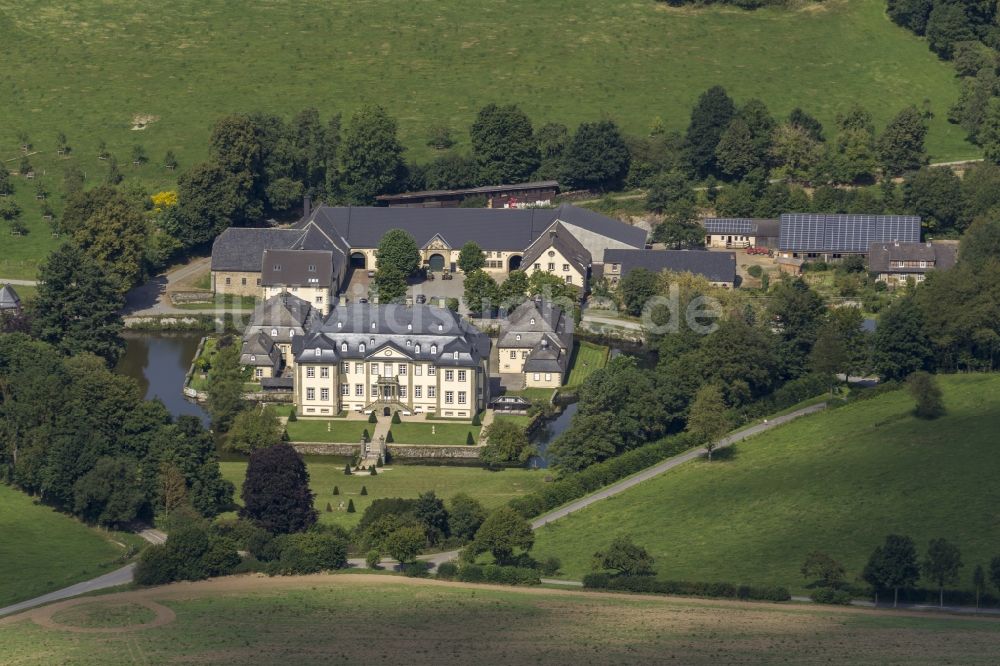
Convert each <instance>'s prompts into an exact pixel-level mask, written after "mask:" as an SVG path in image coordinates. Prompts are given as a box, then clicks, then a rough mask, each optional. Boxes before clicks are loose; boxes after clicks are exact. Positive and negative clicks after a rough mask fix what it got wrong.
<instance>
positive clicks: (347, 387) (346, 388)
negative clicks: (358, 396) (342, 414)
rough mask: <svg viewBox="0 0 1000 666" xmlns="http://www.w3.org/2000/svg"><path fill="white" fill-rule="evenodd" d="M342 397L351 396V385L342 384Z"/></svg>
mask: <svg viewBox="0 0 1000 666" xmlns="http://www.w3.org/2000/svg"><path fill="white" fill-rule="evenodd" d="M340 395H344V396H347V395H351V385H350V384H341V385H340Z"/></svg>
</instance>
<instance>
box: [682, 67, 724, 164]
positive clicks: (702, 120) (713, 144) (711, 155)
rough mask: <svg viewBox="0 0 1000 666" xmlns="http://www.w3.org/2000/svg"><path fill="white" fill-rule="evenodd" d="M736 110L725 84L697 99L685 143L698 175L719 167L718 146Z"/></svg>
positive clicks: (710, 89)
mask: <svg viewBox="0 0 1000 666" xmlns="http://www.w3.org/2000/svg"><path fill="white" fill-rule="evenodd" d="M735 114H736V105H735V104H733V100H732V99H731V98H730V97H729V95H727V94H726V90H725V89H724V88H723V87H722V86H713V87H711V88H709V89H708V90H706V91H705V92H704V93H702V94H701V96H700V97H699V98H698V101H697V102H696V103H695V105H694V108H693V109H692V110H691V122H690V124H689V125H688V128H687V133H686V135H685V143H686V146H687V150H686V152H687V157H688V161H689V162H690V164H691V167H692V169H693V170H694V172H695V173H696V174H697V175H698V176H700V177H704V176H706V175H708V174H709V173H712V172H714V171H715V170H716V157H715V149H716V148H717V147H718V145H719V139H720V138H721V137H722V133H723V132H725V130H726V127H728V126H729V123H730V121H731V120H732V119H733V116H734V115H735Z"/></svg>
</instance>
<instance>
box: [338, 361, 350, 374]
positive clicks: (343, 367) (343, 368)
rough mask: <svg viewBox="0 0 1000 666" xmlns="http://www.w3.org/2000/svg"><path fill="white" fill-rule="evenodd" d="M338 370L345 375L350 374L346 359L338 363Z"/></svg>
mask: <svg viewBox="0 0 1000 666" xmlns="http://www.w3.org/2000/svg"><path fill="white" fill-rule="evenodd" d="M340 371H341V372H342V373H344V374H345V375H347V374H350V372H351V364H350V363H348V362H347V361H344V362H343V363H341V364H340Z"/></svg>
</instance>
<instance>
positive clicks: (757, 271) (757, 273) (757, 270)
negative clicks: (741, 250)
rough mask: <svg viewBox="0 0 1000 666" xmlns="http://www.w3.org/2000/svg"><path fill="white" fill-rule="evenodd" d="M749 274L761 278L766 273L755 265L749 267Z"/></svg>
mask: <svg viewBox="0 0 1000 666" xmlns="http://www.w3.org/2000/svg"><path fill="white" fill-rule="evenodd" d="M747 273H749V274H750V276H751V277H755V278H759V277H760V276H761V275H762V274H763V273H764V269H763V268H761V267H760V266H758V265H757V264H753V265H752V266H747Z"/></svg>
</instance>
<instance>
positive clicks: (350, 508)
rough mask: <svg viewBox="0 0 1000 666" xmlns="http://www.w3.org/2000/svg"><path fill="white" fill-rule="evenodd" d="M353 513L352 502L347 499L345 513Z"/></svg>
mask: <svg viewBox="0 0 1000 666" xmlns="http://www.w3.org/2000/svg"><path fill="white" fill-rule="evenodd" d="M354 512H355V508H354V500H352V499H349V500H347V513H354Z"/></svg>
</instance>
